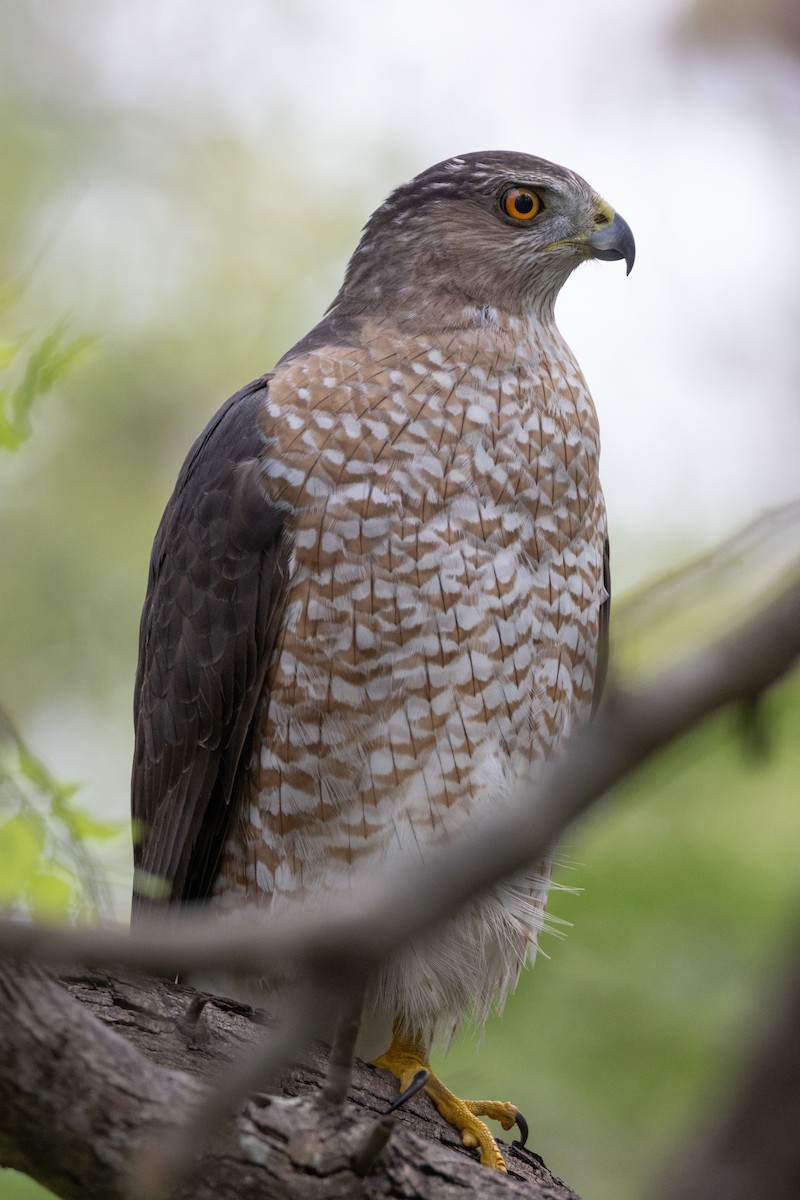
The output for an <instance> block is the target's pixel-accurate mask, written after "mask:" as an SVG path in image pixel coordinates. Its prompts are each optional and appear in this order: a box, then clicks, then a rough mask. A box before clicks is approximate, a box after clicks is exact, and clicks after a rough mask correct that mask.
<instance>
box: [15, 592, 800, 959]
mask: <svg viewBox="0 0 800 1200" xmlns="http://www.w3.org/2000/svg"><path fill="white" fill-rule="evenodd" d="M798 656H800V581H798V582H795V583H793V584H792V585H791V586H789V587H787V588H786V589H784V591H783V592H782V593H781V594H780V595H779V596H778V597H777V598H776V599H775V600H773V601H772V602H771V603H770V604H768V605H766V606H765V607H764V608H763V609H762V610H761V611H760V612H759V613H758V614H757V615H756V616H755V617H754V618H752V619H751V620H750V621H748V622H747V623H746V624H745V625H743V626H742V627H741V628H740V629H739V630H737V631H736V632H735V633H734V634H733V635H731V636H729V637H727V638H724V639H722V640H721V641H719V642H718V643H716V644H714V645H712V646H711V647H710V648H708V649H706V650H704V651H702V652H701V653H698V654H697V655H695V656H694V657H693V658H692V659H691V660H690V661H688V662H685V663H683V664H681V665H680V666H678V667H675V668H674V669H672V670H670V671H667V672H664V673H662V674H660V675H659V676H658V677H657V678H656V679H655V680H653V681H651V682H650V683H648V684H646V685H642V686H639V687H637V688H635V689H631V690H629V691H617V692H614V693H612V694H611V695H610V696H609V699H608V702H607V704H606V705H605V707H604V708H603V709H602V710H601V712H600V714H599V716H598V717H597V719H596V720H595V721H594V722H593V724H592V725H590V726H589V727H588V728H587V729H585V730H583V731H582V732H581V734H579V735H578V736H577V737H576V738H575V739H574V741H573V742H572V743H571V744H570V748H569V753H568V754H566V755H564V757H563V758H561V759H560V760H559V761H557V762H556V763H553V764H550V765H549V766H547V767H546V768H544V769H543V770H542V771H541V773H540V775H539V777H538V779H537V782H536V787H535V791H534V792H533V794H531V793H530V792H529V791H525V789H521V793H520V796H519V797H518V800H517V802H516V803H515V804H514V805H513V806H510V807H509V808H508V810H506V811H504V812H503V813H502V815H501V816H498V815H497V814H495V818H494V820H493V822H491V823H484V824H483V825H482V826H480V827H476V826H473V827H472V828H471V829H470V834H469V838H468V839H460V840H459V841H457V842H454V843H453V844H452V845H450V846H449V847H448V849H447V851H446V852H441V853H438V854H436V855H431V857H430V859H429V860H428V861H427V862H426V863H425V864H424V865H423V866H419V865H417V866H415V867H411V866H405V867H404V868H403V869H402V870H400V871H395V872H393V873H392V874H387V876H386V877H384V878H381V879H378V880H376V879H374V878H373V879H370V880H369V881H368V882H366V883H365V885H364V886H362V887H361V888H359V889H357V890H356V889H354V890H353V892H352V893H351V894H350V895H349V897H347V898H346V899H343V900H342V902H341V903H340V904H339V905H338V906H337V907H336V908H335V909H333V908H331V909H330V910H329V911H327V912H325V913H321V912H319V911H314V910H304V911H302V912H299V913H296V914H292V915H290V916H289V915H283V914H281V915H280V916H271V917H270V922H269V924H268V925H266V924H265V923H264V922H263V920H261V919H259V918H258V917H255V918H252V917H251V918H246V917H242V918H238V919H236V920H231V919H229V918H228V919H225V918H223V917H219V916H208V915H206V916H198V915H197V914H196V913H195V914H178V915H175V916H173V915H165V916H164V917H163V918H160V919H158V920H155V921H148V922H147V923H145V922H142V923H141V924H140V925H138V926H137V929H136V931H135V932H133V933H130V934H129V933H127V931H125V932H122V931H119V930H103V929H64V928H59V927H53V926H43V925H28V924H23V923H21V922H15V921H0V954H5V955H7V956H9V957H12V958H16V959H19V960H24V959H35V960H37V961H41V962H48V963H52V964H59V963H61V964H67V963H71V962H82V963H84V964H86V965H91V966H103V965H105V966H114V965H116V966H124V967H128V968H133V969H135V970H139V971H142V972H147V973H152V974H166V973H169V972H173V971H175V970H180V971H182V972H183V971H192V970H196V971H206V972H207V971H212V970H213V971H227V972H232V973H234V974H237V973H242V974H249V973H252V974H258V973H261V972H263V971H265V970H268V969H269V967H270V966H274V965H276V964H280V965H281V967H282V968H283V969H284V970H285V969H286V968H287V966H293V967H294V968H296V969H300V970H303V969H308V970H310V971H312V972H313V973H315V974H316V973H321V974H322V975H325V974H326V972H327V971H329V970H333V971H334V974H335V975H339V976H340V973H341V972H345V973H346V971H347V970H348V967H351V968H352V969H353V970H354V971H359V972H364V973H371V972H372V971H374V970H375V969H377V967H378V965H379V964H380V963H381V962H383V961H385V960H386V958H388V957H389V956H390V955H391V954H394V953H396V952H397V951H398V950H400V949H401V948H402V947H403V946H404V945H406V944H407V943H408V941H409V940H410V939H412V938H416V937H420V936H423V935H425V934H426V933H428V932H429V931H430V929H431V928H432V927H433V926H434V925H435V924H436V923H437V922H439V921H441V920H442V919H444V918H446V917H448V916H450V915H451V914H452V913H454V912H455V911H456V910H457V909H458V908H459V906H461V905H463V904H464V903H466V902H467V901H468V900H470V899H471V898H473V897H474V896H476V895H479V894H480V893H481V892H485V891H486V890H488V889H489V888H490V887H492V886H493V885H494V884H495V883H496V882H497V881H498V880H500V879H502V878H504V877H508V876H512V875H514V874H516V873H517V872H519V871H521V870H524V869H525V867H526V866H527V865H528V864H529V863H530V862H532V861H535V860H536V859H537V858H538V857H539V856H541V854H542V853H543V851H544V850H545V849H546V848H547V847H548V846H549V845H551V844H552V843H553V842H554V841H556V840H557V838H558V837H559V835H560V834H561V833H562V832H563V831H564V829H565V828H566V827H567V825H569V824H570V822H571V821H573V820H575V818H576V817H578V816H580V815H581V814H582V813H583V812H585V811H586V810H587V809H588V808H589V807H590V806H591V805H592V804H593V803H594V802H595V801H596V800H597V799H598V798H599V797H600V796H602V795H604V794H605V793H606V792H607V791H608V790H609V788H611V787H612V786H614V785H615V784H617V783H619V782H620V781H621V780H623V779H624V778H626V777H627V776H628V775H630V774H631V773H632V772H633V771H634V770H635V769H636V768H637V767H639V766H640V765H641V764H642V763H644V762H645V761H647V760H648V759H649V758H650V757H652V756H653V755H654V754H655V753H657V752H658V751H659V750H661V749H663V748H664V747H666V746H668V745H670V744H671V743H672V742H674V741H675V740H677V738H679V737H680V736H682V735H683V734H684V733H686V732H687V731H688V730H689V729H691V728H692V727H693V726H695V725H696V724H698V723H699V722H700V721H701V720H703V719H704V718H706V717H708V716H710V715H711V714H712V713H715V712H717V711H718V710H719V709H721V708H723V707H725V706H726V705H729V704H735V703H740V702H742V701H748V700H753V699H754V698H757V697H759V696H760V695H761V694H762V693H763V692H764V691H765V690H766V689H767V688H769V687H770V686H771V685H772V684H774V683H775V682H776V681H777V680H778V679H780V678H781V677H782V676H783V675H785V674H786V672H787V671H788V670H789V669H790V667H791V666H792V664H793V663H794V662H795V661H796V659H797V658H798Z"/></svg>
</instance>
